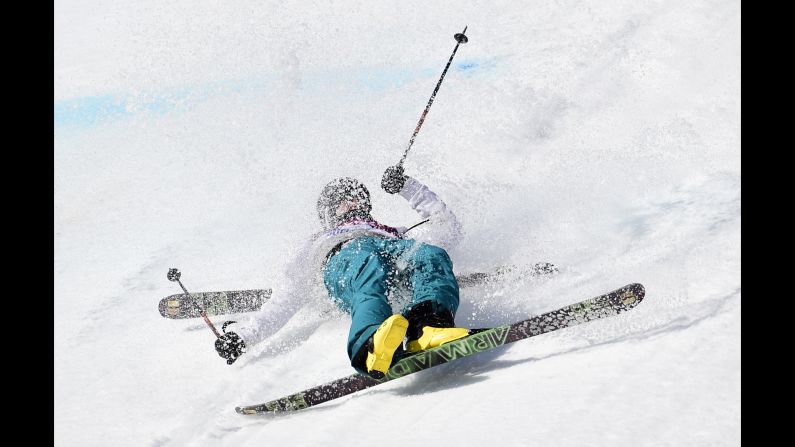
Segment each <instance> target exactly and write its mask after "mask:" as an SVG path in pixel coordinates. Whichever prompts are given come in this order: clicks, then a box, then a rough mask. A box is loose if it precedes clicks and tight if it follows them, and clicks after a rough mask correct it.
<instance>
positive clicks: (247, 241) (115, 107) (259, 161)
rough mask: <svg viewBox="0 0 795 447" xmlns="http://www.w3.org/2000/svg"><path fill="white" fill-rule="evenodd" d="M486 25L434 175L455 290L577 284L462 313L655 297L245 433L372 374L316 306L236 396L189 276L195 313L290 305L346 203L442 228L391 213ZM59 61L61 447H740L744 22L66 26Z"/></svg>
mask: <svg viewBox="0 0 795 447" xmlns="http://www.w3.org/2000/svg"><path fill="white" fill-rule="evenodd" d="M350 11H356V13H355V14H351V12H350ZM386 17H390V19H386ZM464 25H468V26H469V30H468V32H467V35H468V36H469V38H470V42H469V43H468V44H466V45H463V46H461V47H460V48H459V51H458V53H457V55H456V59H455V60H454V63H453V65H452V66H451V69H450V71H449V72H448V73H447V75H446V77H445V81H444V83H443V84H442V86H441V88H440V90H439V93H438V95H437V97H436V99H435V101H434V104H433V107H432V109H431V111H430V113H429V114H428V117H427V120H426V122H425V124H424V126H423V128H422V130H421V132H420V134H419V136H418V138H417V141H416V144H415V145H414V147H413V149H412V152H411V153H410V154H409V156H408V158H407V161H406V170H407V173H408V174H409V175H412V176H415V177H417V178H418V179H420V180H422V181H424V182H425V183H427V184H428V185H429V186H430V187H431V188H432V189H433V190H434V191H436V192H437V193H438V194H439V195H440V197H441V198H442V199H443V200H445V202H446V203H448V204H449V205H450V206H451V208H452V209H453V210H454V211H455V212H456V214H457V215H458V216H459V218H460V219H461V221H462V224H463V226H464V230H465V238H464V240H463V242H462V244H461V245H460V246H459V247H457V248H456V249H454V250H452V251H451V253H450V254H451V257H452V259H453V260H454V262H455V269H456V271H458V272H471V271H482V270H487V269H491V268H493V267H494V266H496V265H503V264H516V265H525V264H531V263H534V262H539V261H548V262H552V263H554V264H556V265H557V266H558V267H559V268H560V273H558V274H557V275H554V276H551V277H546V278H520V277H518V276H517V275H511V274H509V275H507V276H506V278H505V279H504V280H502V281H498V282H494V283H489V284H485V285H482V286H477V287H472V288H466V289H462V290H461V306H460V308H459V311H458V315H457V322H458V323H459V324H460V325H463V326H467V327H485V326H493V325H498V324H505V323H510V322H513V321H516V320H519V319H524V318H527V317H528V316H530V315H537V314H539V313H542V312H546V311H548V310H552V309H556V308H558V307H561V306H564V305H567V304H571V303H573V302H576V301H580V300H582V299H585V298H589V297H592V296H595V295H598V294H601V293H604V292H607V291H610V290H613V289H616V288H618V287H620V286H623V285H625V284H628V283H632V282H640V283H642V284H644V286H645V287H646V293H647V295H646V299H645V300H644V301H643V303H641V304H640V305H639V306H638V307H637V308H636V309H633V310H632V311H631V312H628V313H626V314H621V315H619V316H616V317H612V318H608V319H604V320H599V321H594V322H591V323H588V324H584V325H580V326H577V327H575V328H569V329H565V330H561V331H555V332H552V333H549V334H545V335H543V336H539V337H534V338H532V339H529V340H525V341H521V342H518V343H515V344H511V345H508V346H503V347H501V348H498V349H495V350H494V351H490V352H487V353H483V354H480V355H478V356H474V357H469V358H465V359H462V360H460V361H457V362H453V363H450V364H445V365H442V366H439V367H437V368H433V369H431V370H428V371H423V372H421V373H418V374H415V375H412V376H409V377H405V378H402V379H400V380H396V381H394V382H390V383H387V384H384V385H381V386H379V387H376V388H373V389H370V390H367V391H365V392H362V393H358V394H355V395H353V396H348V397H345V398H342V399H339V400H337V401H333V402H330V403H327V404H324V405H321V406H318V407H315V408H311V409H308V410H305V411H301V412H298V413H294V414H276V415H262V416H256V417H245V416H241V415H238V414H236V413H235V412H234V407H235V406H237V405H242V404H253V403H259V402H264V401H267V400H271V399H274V398H278V397H282V396H284V395H286V394H290V393H293V392H296V391H299V390H301V389H304V388H307V387H310V386H314V385H318V384H321V383H325V382H328V381H330V380H333V379H336V378H338V377H342V376H346V375H348V374H351V373H352V370H351V368H350V367H349V365H348V360H347V356H346V354H345V340H346V337H347V331H348V324H349V317H347V316H345V315H342V314H340V313H339V312H337V311H335V310H334V308H333V306H331V305H330V304H329V303H328V302H325V301H323V300H322V297H313V298H315V299H314V300H312V304H311V305H309V306H307V307H306V308H304V309H303V310H302V311H301V312H300V313H299V314H297V315H296V317H295V318H293V319H292V320H291V321H290V322H289V323H288V325H287V326H286V327H285V328H283V329H282V330H281V331H280V332H279V333H277V334H276V335H275V336H274V337H272V338H271V339H270V340H268V341H266V342H264V343H262V344H261V345H258V346H254V347H250V349H249V352H247V353H246V354H245V355H244V356H243V357H241V359H240V360H239V361H238V362H237V363H235V364H234V365H232V366H231V367H230V366H227V365H226V364H225V362H224V361H223V360H222V359H221V358H220V357H218V356H217V354H216V353H215V352H214V349H213V339H214V336H213V335H212V333H211V332H210V330H209V329H208V328H207V327H206V325H204V323H203V322H202V321H201V320H167V319H164V318H161V317H160V315H159V313H158V311H157V303H158V301H159V300H160V298H162V297H164V296H167V295H171V294H174V293H177V292H179V289H178V287H176V288H175V284H174V283H170V282H168V281H167V280H166V277H165V276H166V271H167V270H168V269H169V268H171V267H178V268H179V269H180V270H181V271H182V272H183V276H182V280H183V283H184V284H185V286H186V287H187V288H188V290H191V291H201V290H230V289H246V288H258V287H272V288H273V289H274V291H275V292H278V291H279V290H283V289H284V287H285V286H284V284H286V278H285V273H284V272H283V270H282V267H283V266H284V263H285V262H284V261H285V260H286V259H289V258H290V257H291V256H294V255H295V250H296V248H297V247H298V246H299V245H300V244H301V243H302V241H303V240H304V238H306V237H307V236H308V235H309V234H311V233H312V232H314V231H316V229H317V224H316V222H315V219H316V216H315V212H314V203H315V196H316V194H317V192H318V191H319V189H320V188H321V187H322V185H323V184H325V183H326V182H327V181H328V180H329V179H331V178H334V177H339V176H354V177H358V178H360V179H361V180H363V181H364V183H365V184H367V185H368V186H369V188H370V190H371V193H372V194H373V209H374V216H375V217H376V218H377V219H379V220H381V221H383V222H384V223H386V224H393V225H410V224H413V223H416V222H417V221H418V218H417V216H416V214H414V213H413V212H412V211H411V210H410V208H409V207H408V205H406V204H405V203H403V202H402V201H401V200H402V199H399V198H395V197H394V196H389V195H387V194H385V193H383V192H382V191H380V190H378V189H377V188H378V184H379V182H380V176H381V173H382V172H383V170H384V169H385V168H386V167H387V166H389V165H390V164H394V163H395V162H396V161H397V160H398V159H399V157H400V155H401V153H402V150H403V149H404V148H405V144H406V142H407V140H408V137H409V136H410V133H411V131H412V130H413V129H414V126H416V121H417V119H418V117H419V114H420V113H421V112H422V108H423V107H424V105H425V103H426V102H427V99H428V94H429V93H430V92H431V91H432V89H433V87H434V85H435V83H436V81H437V80H438V76H439V74H440V73H441V69H442V68H443V66H444V63H445V62H446V58H447V57H449V52H450V51H451V50H452V47H453V46H454V44H455V42H454V41H453V39H452V34H454V33H456V32H459V31H460V30H461V29H462V28H463V26H464ZM55 32H56V39H55V45H56V51H55V101H54V128H55V148H54V161H55V205H54V213H55V232H54V248H55V268H54V271H55V273H54V279H55V297H54V311H55V315H56V319H55V356H54V360H55V378H54V379H55V443H56V445H80V446H104V445H118V446H122V445H134V446H140V445H149V446H164V447H165V446H185V445H187V446H205V445H213V446H215V445H229V446H240V445H252V446H254V445H257V446H260V445H281V444H286V443H290V445H326V444H332V443H333V444H335V445H337V444H339V445H351V446H358V445H373V444H379V445H419V444H427V443H432V444H433V445H435V446H446V445H450V446H453V445H455V446H460V445H483V444H486V443H493V442H494V440H495V433H496V434H499V435H498V436H499V439H500V442H501V443H503V444H506V445H535V444H539V445H555V446H580V445H611V446H624V445H626V446H639V445H642V446H647V445H648V446H669V445H721V446H724V445H739V442H740V441H739V439H740V438H739V434H740V426H739V422H740V377H741V374H740V345H739V341H740V314H741V290H742V287H741V282H740V275H739V273H740V244H739V242H740V227H741V216H740V211H741V200H740V191H741V175H740V157H739V155H740V126H739V124H740V82H739V81H740V49H739V42H740V37H739V35H740V3H739V2H738V1H730V2H723V1H717V0H711V1H705V0H702V1H697V2H691V1H684V0H666V1H660V0H655V1H629V0H616V1H613V2H597V1H591V0H574V1H564V2H545V1H533V2H530V3H529V4H521V5H520V4H515V3H512V2H508V1H498V2H496V3H495V2H481V1H476V2H469V3H467V4H460V3H454V2H437V3H434V4H432V5H428V4H426V3H423V2H418V1H408V2H402V3H401V4H400V5H390V4H371V3H365V2H358V1H354V0H340V1H336V2H327V3H323V4H316V5H313V6H312V7H311V8H308V7H305V6H301V7H299V6H296V5H288V4H284V3H283V2H275V1H265V2H249V1H244V2H235V3H234V4H228V3H213V4H196V3H195V2H188V1H184V0H179V1H176V2H169V3H168V4H162V3H161V2H154V1H150V0H145V1H142V2H137V3H135V4H129V5H128V4H114V3H107V2H98V1H96V0H64V1H59V2H56V4H55ZM267 306H268V303H267V302H266V303H265V304H264V306H263V309H264V311H267ZM241 317H245V315H235V316H230V317H227V318H224V317H214V318H213V321H214V322H215V323H216V324H219V325H220V324H221V323H222V322H223V321H225V320H227V319H236V318H241ZM616 418H619V419H620V422H621V423H616Z"/></svg>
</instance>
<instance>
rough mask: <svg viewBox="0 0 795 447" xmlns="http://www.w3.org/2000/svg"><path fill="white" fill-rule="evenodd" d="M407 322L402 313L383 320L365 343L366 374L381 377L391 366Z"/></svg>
mask: <svg viewBox="0 0 795 447" xmlns="http://www.w3.org/2000/svg"><path fill="white" fill-rule="evenodd" d="M408 327H409V322H408V320H406V318H405V317H404V316H403V315H400V314H396V315H392V316H391V317H389V318H387V319H386V320H384V322H383V323H381V326H380V327H379V328H378V330H377V331H375V333H374V334H373V335H372V337H370V339H369V340H368V341H367V344H366V345H365V349H366V350H367V357H366V359H365V367H366V368H367V374H369V375H370V377H372V378H374V379H383V378H384V377H385V376H386V373H387V372H388V371H389V367H390V366H392V358H393V356H394V355H395V352H396V351H397V350H398V349H399V348H402V347H403V339H404V338H406V330H407V329H408Z"/></svg>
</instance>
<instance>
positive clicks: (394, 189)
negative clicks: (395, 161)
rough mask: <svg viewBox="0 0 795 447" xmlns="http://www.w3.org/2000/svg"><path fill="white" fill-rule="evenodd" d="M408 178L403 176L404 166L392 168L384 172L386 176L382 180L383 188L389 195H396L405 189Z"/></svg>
mask: <svg viewBox="0 0 795 447" xmlns="http://www.w3.org/2000/svg"><path fill="white" fill-rule="evenodd" d="M407 178H408V177H407V176H406V175H404V174H403V166H401V165H397V166H390V167H388V168H386V171H384V176H383V177H382V178H381V188H383V189H384V191H386V192H388V193H389V194H395V193H398V192H400V190H401V189H403V185H405V184H406V179H407Z"/></svg>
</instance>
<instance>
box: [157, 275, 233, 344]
mask: <svg viewBox="0 0 795 447" xmlns="http://www.w3.org/2000/svg"><path fill="white" fill-rule="evenodd" d="M180 276H182V273H180V272H179V270H177V269H168V274H167V275H166V277H167V278H168V280H169V281H172V282H173V281H176V282H178V283H179V286H180V287H182V291H183V292H185V297H186V298H188V300H190V302H192V303H193V305H194V306H196V309H197V310H198V311H199V312H201V315H202V318H204V322H205V323H207V326H210V329H212V330H213V334H215V336H216V337H217V338H221V334H219V333H218V329H216V328H215V326H214V325H213V323H212V321H210V319H209V318H207V312H205V311H204V309H202V308H201V307H199V305H198V304H197V303H196V301H195V300H193V298H191V297H190V293H188V290H187V289H186V288H185V286H183V285H182V281H180V280H179V277H180Z"/></svg>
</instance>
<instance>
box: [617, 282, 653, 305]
mask: <svg viewBox="0 0 795 447" xmlns="http://www.w3.org/2000/svg"><path fill="white" fill-rule="evenodd" d="M610 296H611V298H610V299H611V301H613V303H614V304H615V305H616V306H619V307H621V308H624V309H631V308H633V307H635V306H637V305H638V304H639V303H640V302H641V301H642V300H643V297H644V296H646V289H645V288H644V287H643V284H640V283H632V284H628V285H626V286H624V287H622V288H620V289H618V290H616V291H615V292H613V293H611V294H610Z"/></svg>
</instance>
